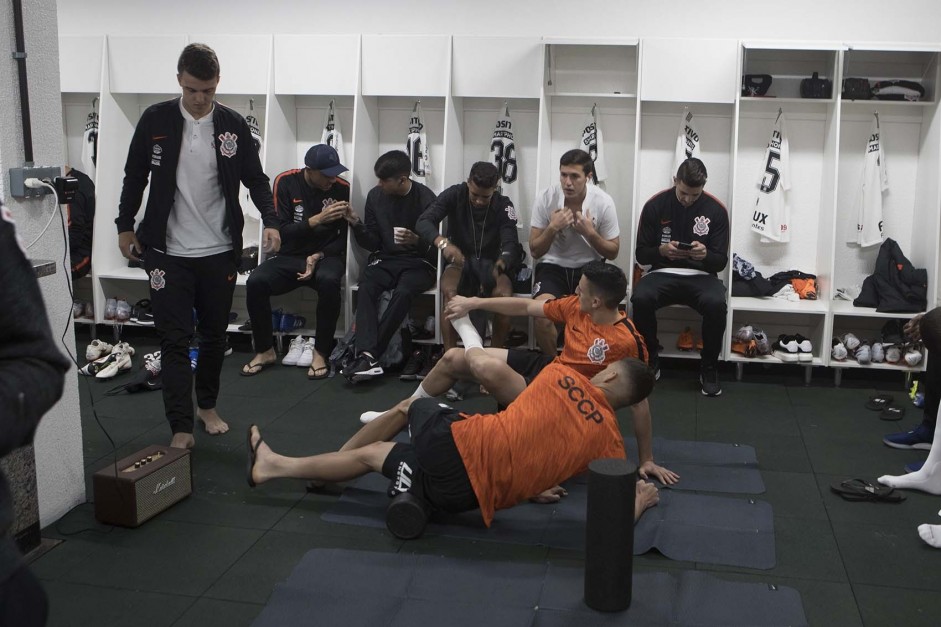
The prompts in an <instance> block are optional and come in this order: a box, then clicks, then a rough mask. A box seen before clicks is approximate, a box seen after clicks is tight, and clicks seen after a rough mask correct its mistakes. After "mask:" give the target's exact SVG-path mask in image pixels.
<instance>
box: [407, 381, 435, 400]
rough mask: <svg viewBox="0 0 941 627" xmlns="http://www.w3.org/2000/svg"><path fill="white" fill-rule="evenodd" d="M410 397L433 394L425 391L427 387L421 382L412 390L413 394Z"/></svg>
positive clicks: (425, 396) (427, 396) (422, 396)
mask: <svg viewBox="0 0 941 627" xmlns="http://www.w3.org/2000/svg"><path fill="white" fill-rule="evenodd" d="M409 398H431V394H429V393H428V392H427V391H425V388H423V387H422V384H421V383H419V384H418V387H417V388H415V391H414V392H412V395H411V396H410V397H409Z"/></svg>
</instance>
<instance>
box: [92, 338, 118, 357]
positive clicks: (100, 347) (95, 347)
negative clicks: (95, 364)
mask: <svg viewBox="0 0 941 627" xmlns="http://www.w3.org/2000/svg"><path fill="white" fill-rule="evenodd" d="M112 348H114V347H113V346H111V344H108V343H107V342H103V341H101V340H92V341H91V344H89V345H88V348H86V349H85V359H87V360H89V361H94V360H96V359H98V358H99V357H103V356H105V355H110V354H111V349H112Z"/></svg>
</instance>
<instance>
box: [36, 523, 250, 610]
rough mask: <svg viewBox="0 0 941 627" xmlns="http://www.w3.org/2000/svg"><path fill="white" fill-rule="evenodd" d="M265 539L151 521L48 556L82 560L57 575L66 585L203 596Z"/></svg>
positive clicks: (79, 541) (72, 543) (245, 532)
mask: <svg viewBox="0 0 941 627" xmlns="http://www.w3.org/2000/svg"><path fill="white" fill-rule="evenodd" d="M261 535H262V533H261V532H259V531H254V530H248V529H233V528H228V527H217V526H212V525H193V524H185V523H177V522H172V521H163V520H151V521H149V522H147V523H146V524H144V525H143V526H141V527H139V528H137V529H120V528H116V529H115V530H114V531H113V532H112V533H109V534H107V535H101V536H92V535H91V534H84V536H83V537H81V538H80V539H72V540H69V541H67V542H65V543H64V544H63V545H61V546H59V547H56V548H55V549H54V550H53V551H50V553H49V556H52V555H54V554H56V553H59V552H63V553H67V554H69V555H68V556H65V557H68V558H70V559H71V558H73V557H74V556H76V555H77V556H79V557H80V559H79V560H78V561H77V562H76V561H75V560H74V559H71V564H70V567H68V568H67V570H65V571H64V572H61V573H60V574H59V575H58V577H57V579H58V580H61V581H68V582H72V583H88V584H92V585H98V586H105V587H112V588H124V589H130V590H147V591H150V592H162V593H166V594H183V595H193V596H198V595H200V594H202V593H203V592H205V590H207V589H208V588H209V586H210V585H212V583H213V582H214V581H215V580H216V579H218V578H219V576H220V575H222V574H223V573H224V572H225V571H226V570H227V569H228V568H229V567H230V566H231V565H232V564H233V563H235V561H236V560H238V558H239V557H240V556H241V555H242V554H244V553H245V551H247V550H248V549H249V547H251V546H252V544H254V543H255V542H256V541H257V540H258V539H259V538H260V537H261ZM45 559H46V557H43V558H41V559H40V560H38V561H37V562H36V564H37V566H41V565H43V561H44V560H45ZM174 573H175V574H176V576H174V575H173V574H174Z"/></svg>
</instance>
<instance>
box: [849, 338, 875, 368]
mask: <svg viewBox="0 0 941 627" xmlns="http://www.w3.org/2000/svg"><path fill="white" fill-rule="evenodd" d="M844 342H845V340H844ZM854 352H855V354H856V361H857V362H858V363H860V364H862V365H864V366H865V365H867V364H870V363H872V349H871V348H870V346H869V343H868V342H862V343H861V344H860V345H859V346H857V347H856V350H855V351H854Z"/></svg>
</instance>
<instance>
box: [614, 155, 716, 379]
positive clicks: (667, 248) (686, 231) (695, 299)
mask: <svg viewBox="0 0 941 627" xmlns="http://www.w3.org/2000/svg"><path fill="white" fill-rule="evenodd" d="M706 178H707V175H706V166H705V165H703V162H702V161H700V160H699V159H696V158H690V159H687V160H686V161H684V162H683V163H682V164H680V167H679V168H678V169H677V172H676V176H675V177H674V178H673V184H674V185H673V187H672V188H670V189H667V190H664V191H662V192H660V193H658V194H656V195H655V196H654V197H653V198H651V199H650V200H648V201H647V204H645V205H644V210H643V212H642V213H641V216H640V226H639V228H638V230H637V252H636V257H637V262H638V263H640V264H644V265H649V266H651V269H650V271H649V272H648V273H647V274H645V275H644V276H643V278H642V279H640V280H639V281H637V282H636V283H635V285H634V290H633V294H632V295H631V304H632V305H633V316H632V317H633V319H634V324H635V325H636V326H637V330H638V331H640V333H641V334H642V335H643V336H644V341H645V342H646V343H647V349H648V350H649V351H650V355H651V367H652V368H653V369H654V372H656V373H657V376H658V377H659V374H660V370H659V364H658V360H657V352H658V350H659V346H660V345H659V343H658V340H657V316H656V313H657V309H660V308H661V307H666V306H667V305H673V304H681V305H687V306H689V307H692V308H693V309H695V310H696V311H697V312H699V313H700V314H701V315H702V318H703V320H702V339H703V349H702V357H701V359H702V363H701V372H700V383H701V384H702V393H703V394H704V395H705V396H719V395H720V394H722V387H721V386H720V385H719V375H718V369H717V366H718V363H719V353H720V352H721V351H722V338H723V336H724V335H725V323H726V320H725V318H726V311H727V304H726V288H725V284H723V283H722V281H721V280H720V279H719V277H718V276H717V273H719V272H721V271H722V270H723V269H724V268H725V267H726V265H728V263H729V216H728V212H727V211H726V209H725V206H723V205H722V203H720V202H719V201H718V200H717V199H716V198H715V197H713V196H710V195H709V194H706V193H704V192H703V187H705V185H706Z"/></svg>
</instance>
